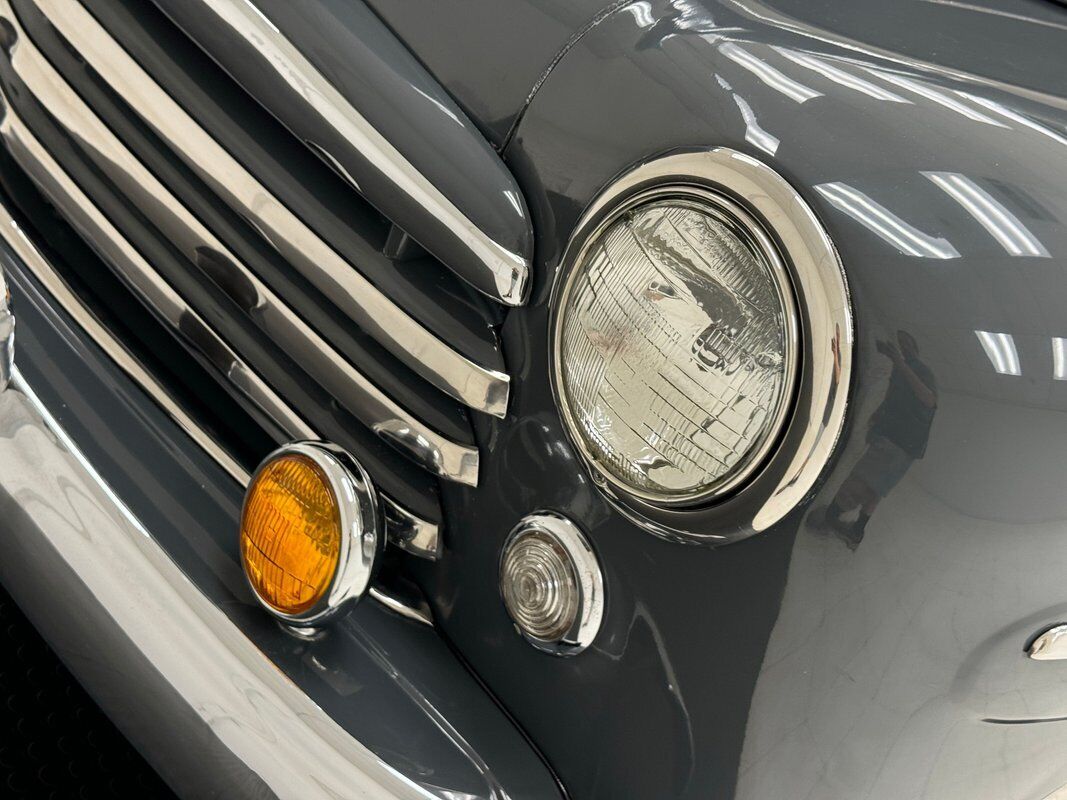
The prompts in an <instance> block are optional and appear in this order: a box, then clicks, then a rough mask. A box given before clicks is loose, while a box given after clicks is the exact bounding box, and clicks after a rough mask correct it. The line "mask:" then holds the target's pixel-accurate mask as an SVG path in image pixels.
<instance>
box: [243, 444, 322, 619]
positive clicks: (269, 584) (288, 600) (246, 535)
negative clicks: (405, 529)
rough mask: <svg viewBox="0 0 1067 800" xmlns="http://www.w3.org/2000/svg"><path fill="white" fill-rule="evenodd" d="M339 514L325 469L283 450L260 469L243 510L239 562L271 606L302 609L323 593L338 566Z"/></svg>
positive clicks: (293, 610) (288, 611) (290, 611)
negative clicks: (283, 452) (283, 453)
mask: <svg viewBox="0 0 1067 800" xmlns="http://www.w3.org/2000/svg"><path fill="white" fill-rule="evenodd" d="M340 547H341V515H340V513H339V511H338V507H337V498H336V497H335V496H334V493H333V490H332V489H331V488H330V484H329V481H328V479H327V478H326V473H324V472H323V470H322V468H321V467H319V465H318V464H316V463H315V462H314V461H312V460H311V459H310V458H308V457H307V456H303V455H297V454H287V455H283V456H280V457H278V458H277V459H275V460H274V461H272V462H270V463H269V464H267V465H266V466H265V467H263V469H262V470H260V472H259V474H258V475H257V476H256V478H255V480H254V481H252V485H251V486H249V487H248V493H247V494H246V495H245V504H244V510H243V511H242V513H241V562H242V563H243V564H244V568H245V573H246V574H247V575H248V579H249V581H251V583H252V588H253V589H255V590H256V593H257V594H259V596H260V597H261V598H262V599H263V600H264V602H266V603H267V605H269V606H270V607H271V608H274V609H276V610H278V611H280V612H282V613H285V614H300V613H301V612H303V611H307V610H308V609H309V608H311V607H312V606H314V605H315V604H316V603H317V602H318V601H319V600H320V599H321V598H322V596H323V595H324V594H325V593H326V590H327V589H328V588H329V586H330V582H331V581H332V580H333V576H334V573H335V572H336V571H337V562H338V559H339V555H340Z"/></svg>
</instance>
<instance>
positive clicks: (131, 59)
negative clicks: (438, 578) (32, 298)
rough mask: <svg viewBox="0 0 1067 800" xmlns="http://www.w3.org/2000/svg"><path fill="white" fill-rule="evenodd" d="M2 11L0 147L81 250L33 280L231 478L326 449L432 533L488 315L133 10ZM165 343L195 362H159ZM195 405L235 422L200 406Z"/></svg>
mask: <svg viewBox="0 0 1067 800" xmlns="http://www.w3.org/2000/svg"><path fill="white" fill-rule="evenodd" d="M90 8H91V12H90ZM60 9H62V11H60ZM0 17H2V18H3V20H4V22H5V23H6V24H5V26H4V31H3V38H4V42H3V49H4V53H5V56H4V57H3V58H2V59H0V87H2V91H3V96H4V101H5V106H6V109H5V114H4V119H3V123H2V125H0V137H2V139H3V142H4V144H5V147H6V150H7V153H8V155H9V156H10V159H11V160H12V161H13V162H15V163H16V164H17V166H18V168H19V169H20V170H21V171H22V172H23V173H24V174H25V175H26V176H28V177H29V179H30V180H31V181H32V182H33V184H35V186H36V187H37V189H38V190H39V191H40V193H41V194H42V195H43V196H44V198H45V199H46V200H47V202H48V204H50V206H51V207H52V208H53V209H54V210H55V212H56V214H57V215H58V217H59V220H60V223H61V224H66V225H68V226H69V228H70V229H71V230H73V231H74V232H76V233H77V237H78V238H80V240H81V241H82V242H83V243H84V245H86V246H87V247H88V248H89V250H90V251H91V256H90V257H89V258H81V257H69V256H68V257H67V258H65V259H63V263H64V264H65V265H66V267H65V269H66V270H69V274H50V275H40V274H39V275H38V276H37V277H38V278H39V279H41V280H42V281H43V282H45V283H46V285H51V286H53V288H54V293H60V294H62V295H63V296H64V297H65V298H66V299H67V302H66V303H65V304H67V305H69V304H70V303H78V304H81V305H82V306H83V308H84V309H87V310H88V313H89V314H90V315H91V316H92V317H93V319H94V320H95V321H106V320H110V321H111V323H106V322H105V327H107V328H108V329H109V330H110V331H111V334H112V335H113V336H112V338H113V339H117V340H118V341H119V342H121V344H122V347H123V349H124V350H125V351H127V353H130V352H135V351H140V352H141V353H142V354H144V353H147V354H148V355H147V356H142V357H141V358H140V360H139V363H141V364H143V363H144V362H145V361H146V360H149V361H151V360H152V355H153V354H155V356H156V358H155V362H156V363H157V364H162V371H163V372H164V373H168V374H165V375H162V376H161V375H152V376H151V377H152V380H153V382H155V383H156V385H157V387H163V388H159V389H158V393H159V394H168V395H171V396H174V397H181V398H185V401H184V406H183V407H182V408H181V409H180V414H181V418H182V419H185V420H187V422H188V424H187V427H189V428H191V429H192V428H197V429H199V430H203V429H207V430H209V431H210V434H209V435H208V436H207V437H206V438H207V439H208V440H209V441H202V442H201V443H202V444H205V445H206V446H209V447H210V448H211V449H213V450H215V451H217V455H218V458H219V459H220V462H221V463H223V464H224V465H225V466H227V467H228V468H229V470H230V472H231V474H233V475H234V476H235V477H236V478H238V480H246V479H247V475H248V472H249V470H250V469H251V468H252V467H253V466H254V464H255V461H257V460H258V459H259V458H261V457H262V456H263V455H264V454H265V452H266V449H264V448H267V447H270V446H273V445H277V444H280V443H282V442H286V441H290V440H293V439H307V438H315V439H319V438H322V439H329V440H332V441H334V442H336V443H338V444H340V445H342V446H344V447H346V448H347V449H349V450H351V452H352V453H353V454H354V455H356V456H357V457H358V458H359V459H360V460H361V461H362V462H363V463H364V464H365V466H366V467H367V469H368V471H369V472H370V473H371V474H372V476H373V477H374V479H375V482H376V483H377V484H378V487H379V489H380V491H381V494H382V497H383V504H384V505H385V517H386V519H387V521H388V524H389V525H390V526H391V527H392V528H393V530H392V531H391V538H392V539H393V540H395V541H399V542H401V543H403V542H407V543H408V544H412V540H413V539H414V540H418V541H420V542H431V541H434V540H435V539H436V528H437V526H438V525H439V523H440V520H441V510H440V507H439V492H438V486H437V481H450V482H455V483H459V484H463V485H467V486H475V485H477V480H478V455H479V454H478V449H477V446H476V444H475V438H474V433H473V429H472V419H471V416H472V414H485V415H492V416H503V414H504V413H505V410H506V407H507V399H508V389H509V378H508V375H507V374H506V372H505V371H504V366H503V360H502V357H501V353H500V349H499V345H498V342H497V339H496V335H495V326H496V325H498V324H499V322H500V321H501V316H500V314H501V312H500V310H499V308H498V307H497V306H495V305H493V304H491V303H489V302H486V301H485V300H483V299H482V297H481V296H480V295H477V294H476V293H475V292H473V291H471V290H469V289H468V287H467V286H466V285H465V284H463V282H462V281H460V280H459V279H457V278H456V277H455V276H454V275H453V274H452V273H451V272H450V271H449V270H448V269H446V268H445V267H444V266H443V265H442V264H441V263H439V262H438V261H437V260H436V259H434V258H432V257H431V256H429V255H427V253H426V251H424V250H422V249H421V248H420V247H419V246H417V245H414V244H413V242H412V241H411V240H410V239H409V238H408V237H407V236H406V235H405V234H404V233H403V231H402V230H401V229H400V228H399V227H398V226H397V225H395V224H393V222H392V221H391V220H390V219H388V218H386V217H384V216H382V215H381V214H380V213H379V212H378V211H377V210H375V208H374V207H373V206H371V205H370V204H369V203H368V202H367V200H366V199H364V198H363V197H362V196H361V195H360V193H359V192H358V191H356V189H355V187H354V186H353V185H352V183H351V182H350V181H346V180H345V179H344V178H343V177H342V175H341V174H339V172H338V170H336V169H331V168H330V166H328V164H327V162H326V161H325V160H324V159H323V158H322V157H321V156H322V154H321V153H316V152H315V150H314V148H313V147H309V146H308V145H307V144H306V143H305V142H304V141H302V140H301V139H299V138H298V137H296V136H294V135H293V134H292V133H291V132H290V130H289V129H287V128H285V127H283V126H282V124H281V123H280V122H279V121H277V120H276V119H275V118H274V117H273V116H272V115H270V114H269V113H267V111H266V110H265V109H264V108H263V107H262V106H261V105H260V104H258V103H257V102H256V101H255V100H254V99H253V98H251V97H250V96H248V95H247V94H246V93H245V92H244V90H243V89H242V88H241V87H240V86H239V85H238V84H237V83H236V82H234V81H233V80H232V79H231V78H229V76H228V75H227V74H226V73H225V72H223V71H222V70H221V69H220V68H219V67H218V66H217V65H216V64H215V63H214V62H213V61H211V60H210V59H209V58H208V57H207V56H206V55H205V54H204V53H203V52H202V51H201V50H200V49H199V48H198V47H197V46H196V45H195V44H194V43H193V42H192V41H191V40H189V39H188V38H186V37H185V36H184V34H182V32H181V31H180V30H179V29H178V28H177V27H175V26H174V25H173V24H172V23H171V22H170V21H169V20H168V19H167V18H166V17H165V16H164V15H163V14H162V13H161V12H160V11H159V10H158V9H156V7H155V6H153V5H152V4H151V3H145V2H142V1H141V0H130V1H129V2H127V1H126V0H108V2H103V1H102V0H93V2H88V0H86V2H84V3H81V4H80V3H75V2H70V3H56V2H52V0H47V1H45V0H38V2H32V0H0ZM158 42H166V43H167V47H166V48H165V49H164V48H160V47H159V46H158V44H157V43H158ZM11 194H12V195H13V196H14V193H13V192H12V193H11ZM27 216H28V217H29V218H31V219H34V220H35V222H36V219H37V218H39V216H40V215H39V214H30V213H28V214H27ZM101 269H104V270H106V271H107V274H104V273H102V272H101V271H100V270H101ZM94 270H95V272H94ZM103 287H110V288H107V289H106V290H105V288H103ZM145 311H147V312H148V313H147V314H145V313H144V312H145ZM134 321H136V324H134ZM116 328H121V329H122V331H121V333H120V334H115V329H116ZM161 336H162V337H164V338H166V339H168V342H169V344H168V346H171V345H173V344H174V343H176V344H177V345H178V346H179V347H180V348H181V353H182V354H183V355H182V357H183V358H186V359H189V360H191V361H192V362H195V364H194V365H193V366H190V368H189V369H183V368H175V367H174V366H173V365H171V366H169V367H168V366H167V364H166V363H165V362H166V361H167V359H166V358H165V357H162V356H163V354H164V353H165V352H166V351H165V347H164V345H163V344H161V343H160V337H161ZM134 340H136V341H134ZM194 367H195V368H194ZM149 371H151V370H149ZM142 372H143V370H142ZM190 376H193V377H190ZM209 381H210V382H211V383H212V384H213V385H212V386H210V387H209V386H208V385H207V383H206V382H209ZM175 382H177V383H183V382H184V385H183V386H181V387H180V391H179V390H178V389H175V390H174V391H170V390H168V389H167V388H165V387H166V386H173V384H174V383H175ZM212 391H215V392H216V393H218V392H220V391H221V392H222V393H223V394H225V395H226V396H227V397H228V398H229V400H228V402H232V404H234V405H235V406H236V407H237V408H239V409H240V413H241V415H242V418H241V419H240V420H233V419H231V420H230V422H227V421H226V420H219V419H218V418H217V414H216V415H215V417H214V418H213V417H212V414H211V413H207V412H206V411H205V409H204V408H203V406H204V405H210V403H209V402H200V401H198V397H200V396H201V395H203V396H204V397H206V398H210V397H211V396H212V395H211V392H212ZM250 430H251V433H249V431H250ZM201 438H204V437H201ZM409 549H413V550H416V551H419V552H420V553H421V554H423V555H430V556H432V555H433V554H434V552H435V550H432V549H431V550H427V549H426V548H424V547H421V546H420V545H417V544H412V546H411V547H410V548H409Z"/></svg>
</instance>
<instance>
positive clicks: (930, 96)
mask: <svg viewBox="0 0 1067 800" xmlns="http://www.w3.org/2000/svg"><path fill="white" fill-rule="evenodd" d="M864 69H866V70H867V72H869V73H870V74H872V75H875V76H877V77H879V78H881V79H882V80H883V81H887V82H889V83H892V84H894V85H896V86H899V87H900V88H902V89H907V90H908V91H909V92H912V93H913V94H917V95H919V97H925V98H926V99H927V100H930V101H931V102H934V103H937V104H938V105H939V106H942V107H944V108H947V109H948V110H949V111H953V112H955V113H957V114H959V115H960V116H962V117H966V118H967V119H970V120H974V121H975V122H983V123H985V124H986V125H992V126H993V127H995V128H1007V127H1008V126H1007V125H1005V124H1004V123H1003V122H1000V121H998V120H995V119H993V118H992V117H990V116H989V115H987V114H983V113H982V112H981V111H978V110H977V109H974V108H971V107H970V106H968V105H967V104H966V103H963V102H961V101H960V100H958V99H957V98H955V97H953V96H952V95H951V94H949V93H948V92H943V91H941V90H939V89H935V88H933V87H932V86H928V85H926V84H925V83H922V82H920V81H916V80H913V79H911V78H905V77H904V76H903V75H897V74H896V73H893V72H886V71H885V70H880V69H872V68H870V67H864Z"/></svg>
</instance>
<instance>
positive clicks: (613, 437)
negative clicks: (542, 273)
mask: <svg viewBox="0 0 1067 800" xmlns="http://www.w3.org/2000/svg"><path fill="white" fill-rule="evenodd" d="M723 202H724V204H723V205H720V204H718V203H715V202H712V201H705V200H703V199H694V198H689V197H684V196H674V197H670V196H668V197H663V196H657V197H655V198H651V199H646V200H644V201H639V202H637V203H635V204H633V205H631V206H630V207H628V208H627V209H626V210H625V211H623V213H621V214H618V215H616V216H615V217H614V218H612V219H611V220H609V222H608V223H607V224H605V225H603V226H601V227H600V228H599V229H598V231H596V232H594V233H593V234H592V237H591V239H590V240H589V242H588V244H587V245H586V246H585V247H584V248H583V249H582V251H581V252H580V255H579V256H578V260H577V262H576V263H575V264H574V265H573V266H572V268H571V271H570V273H569V274H568V276H567V277H566V279H565V281H566V282H565V284H564V288H563V291H562V293H561V296H560V307H559V309H558V311H557V326H558V327H557V331H556V337H557V338H556V358H557V379H558V384H559V385H558V387H557V389H558V391H559V393H560V394H561V395H562V396H561V398H560V399H561V401H562V406H563V412H564V417H565V418H566V420H567V422H568V424H569V427H571V429H572V433H573V434H574V435H575V437H576V438H577V439H579V440H580V443H581V444H582V446H583V447H584V449H585V450H586V455H587V456H588V457H589V458H590V459H591V460H592V462H593V464H594V466H595V467H596V468H597V470H598V471H600V472H601V473H602V474H603V475H604V476H605V477H607V478H608V479H609V480H611V481H612V482H613V483H616V484H620V485H621V486H622V487H623V488H624V489H626V490H627V491H629V492H631V493H633V494H636V495H637V496H639V497H643V498H646V499H649V500H652V501H663V502H667V503H678V502H682V503H685V502H693V501H695V500H697V499H701V498H706V497H708V496H709V495H714V494H715V493H717V492H723V491H726V490H727V489H729V488H734V487H735V486H736V485H737V484H738V482H739V481H740V480H742V479H743V478H744V477H745V476H746V475H747V474H749V473H751V471H752V470H753V469H754V468H755V467H756V466H758V462H759V461H760V460H761V459H762V457H763V456H765V455H766V454H767V452H768V450H769V448H770V447H771V446H772V445H773V443H774V439H775V438H776V435H777V434H778V433H779V432H780V430H781V428H782V426H783V424H784V419H785V416H786V412H787V411H788V408H787V407H788V404H789V401H790V394H791V389H792V382H793V372H794V371H795V367H794V358H795V356H794V350H795V348H796V342H795V341H794V340H795V333H793V331H795V322H794V317H793V315H792V309H793V304H792V303H793V301H792V292H791V289H790V287H789V281H788V277H787V275H786V273H785V272H784V269H782V267H781V265H780V264H779V263H778V262H776V261H773V260H772V257H771V256H770V255H769V254H768V248H767V247H766V246H763V245H761V244H760V240H759V239H758V237H757V234H755V233H754V232H753V231H752V229H751V227H749V226H747V225H745V224H742V223H741V222H739V221H738V219H737V217H735V216H734V215H732V214H731V213H729V210H728V209H729V207H730V204H729V203H727V202H726V201H723Z"/></svg>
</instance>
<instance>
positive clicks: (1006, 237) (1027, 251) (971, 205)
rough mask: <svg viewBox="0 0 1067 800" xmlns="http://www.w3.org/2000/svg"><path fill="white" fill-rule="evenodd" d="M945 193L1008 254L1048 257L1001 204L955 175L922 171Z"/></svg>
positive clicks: (953, 173) (965, 177) (1024, 227)
mask: <svg viewBox="0 0 1067 800" xmlns="http://www.w3.org/2000/svg"><path fill="white" fill-rule="evenodd" d="M923 175H925V176H926V177H927V178H929V179H930V180H931V181H933V182H934V183H935V184H936V185H937V186H938V187H939V188H940V189H942V190H943V191H944V192H945V194H947V195H948V196H949V197H951V198H952V199H953V200H955V201H956V202H957V203H959V204H960V205H961V206H963V208H964V210H965V211H966V212H967V213H968V214H970V215H971V216H972V217H974V218H975V219H976V220H977V221H978V223H979V224H980V225H981V226H982V227H983V228H985V229H986V230H987V231H989V235H990V236H992V237H993V238H994V239H996V240H997V242H998V243H999V244H1000V246H1001V247H1003V248H1004V249H1005V250H1006V251H1007V252H1008V255H1012V256H1035V257H1039V258H1049V252H1048V250H1046V249H1045V246H1044V245H1043V244H1041V242H1039V241H1038V239H1037V237H1036V236H1034V234H1032V233H1031V232H1030V230H1029V229H1028V228H1027V227H1026V226H1025V225H1023V223H1022V222H1021V221H1020V220H1019V218H1018V217H1016V216H1015V215H1014V214H1012V213H1011V212H1010V211H1009V210H1008V209H1007V208H1006V207H1005V206H1004V205H1003V204H1002V203H1000V201H998V200H997V199H996V198H994V197H993V196H992V195H991V194H989V192H987V191H986V190H985V189H983V188H982V187H981V186H979V185H978V184H977V183H975V182H974V181H972V180H971V179H970V178H968V177H967V176H966V175H960V174H959V173H957V172H924V173H923Z"/></svg>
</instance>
